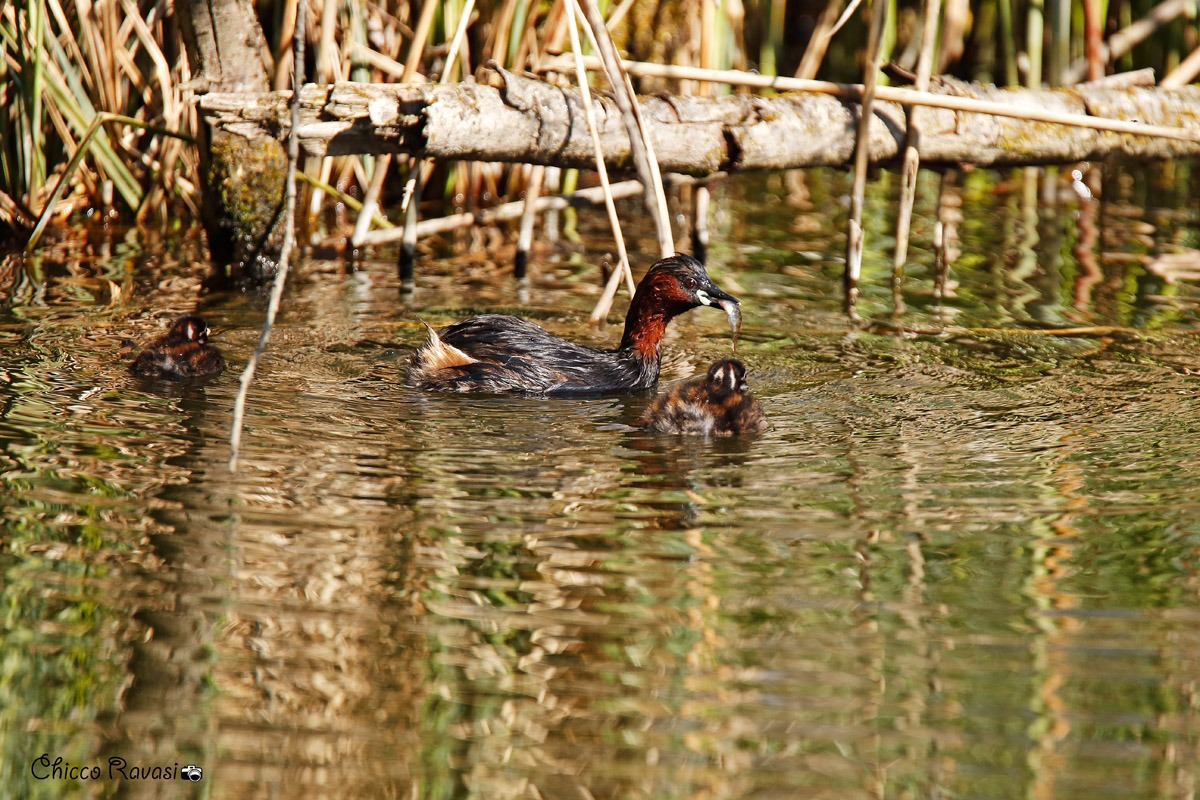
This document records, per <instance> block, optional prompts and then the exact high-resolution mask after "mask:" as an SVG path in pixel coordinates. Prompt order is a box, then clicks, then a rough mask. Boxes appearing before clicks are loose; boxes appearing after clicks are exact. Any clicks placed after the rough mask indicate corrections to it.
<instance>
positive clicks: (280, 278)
mask: <svg viewBox="0 0 1200 800" xmlns="http://www.w3.org/2000/svg"><path fill="white" fill-rule="evenodd" d="M307 6H308V3H307V2H304V0H301V2H300V3H299V4H298V5H297V7H296V31H295V34H294V35H293V39H292V66H293V72H292V125H291V128H290V130H288V147H287V150H288V167H287V179H286V188H285V192H286V206H287V208H286V211H285V212H284V219H283V244H282V245H281V249H280V253H279V265H278V267H277V268H276V271H275V281H274V283H272V284H271V299H270V302H268V303H267V318H266V320H265V321H264V322H263V327H262V333H261V334H259V337H258V346H257V347H255V348H254V354H253V355H251V356H250V362H249V363H248V364H246V368H245V369H244V370H242V378H241V385H240V386H239V387H238V393H237V399H236V400H235V401H234V405H233V431H232V433H231V434H230V436H229V471H230V472H237V468H238V455H239V452H240V450H241V444H242V426H243V424H244V422H245V418H246V397H247V396H248V395H249V394H250V384H251V382H253V380H254V373H255V371H256V370H257V369H258V361H259V359H260V358H262V354H263V352H264V351H265V350H266V349H267V339H269V338H270V336H271V327H272V326H273V325H274V324H275V315H276V314H278V313H279V304H280V301H281V300H282V298H283V287H284V285H285V284H286V283H287V274H288V265H289V263H290V260H291V252H292V246H293V245H294V244H295V241H296V164H297V162H299V160H300V90H301V89H302V88H303V86H304V16H305V9H306V7H307Z"/></svg>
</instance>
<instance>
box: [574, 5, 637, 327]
mask: <svg viewBox="0 0 1200 800" xmlns="http://www.w3.org/2000/svg"><path fill="white" fill-rule="evenodd" d="M566 3H567V33H568V34H569V35H570V37H571V52H572V53H573V54H574V56H575V78H576V80H577V81H578V83H579V94H580V96H581V98H582V100H583V109H584V115H585V116H586V117H587V125H588V131H589V132H590V133H591V135H592V148H593V149H594V151H595V153H596V173H597V174H598V175H599V176H600V187H601V188H602V189H603V190H604V208H605V209H606V210H607V211H608V221H609V223H610V225H611V227H612V232H613V240H614V241H615V242H616V245H617V257H618V259H619V261H618V263H617V268H616V269H615V270H613V274H612V275H611V276H610V277H609V280H608V283H607V284H606V285H605V287H604V291H603V292H602V293H601V294H600V299H599V300H597V301H596V306H595V308H593V309H592V313H591V317H590V319H591V321H592V322H593V323H597V322H599V321H600V320H602V319H604V317H606V316H607V315H608V310H609V308H611V307H612V301H613V298H614V297H615V296H616V294H617V286H619V285H620V283H621V277H622V276H624V278H625V282H626V285H627V286H628V288H629V294H630V295H631V296H632V295H633V292H634V290H635V287H634V284H633V270H632V269H631V268H630V266H629V254H628V253H627V252H626V250H625V236H624V235H623V234H622V233H621V220H620V219H619V218H618V217H617V205H616V203H615V202H614V201H613V196H612V187H611V186H610V184H609V182H608V168H607V167H606V166H605V164H604V149H603V147H602V146H601V144H600V130H599V128H598V127H597V125H596V110H595V108H594V107H593V106H592V94H591V91H590V89H589V88H588V77H587V70H585V69H584V68H583V45H582V44H580V41H579V24H580V21H581V20H580V19H579V18H578V17H579V16H580V13H579V9H578V8H577V6H576V4H575V0H566ZM643 188H644V187H643Z"/></svg>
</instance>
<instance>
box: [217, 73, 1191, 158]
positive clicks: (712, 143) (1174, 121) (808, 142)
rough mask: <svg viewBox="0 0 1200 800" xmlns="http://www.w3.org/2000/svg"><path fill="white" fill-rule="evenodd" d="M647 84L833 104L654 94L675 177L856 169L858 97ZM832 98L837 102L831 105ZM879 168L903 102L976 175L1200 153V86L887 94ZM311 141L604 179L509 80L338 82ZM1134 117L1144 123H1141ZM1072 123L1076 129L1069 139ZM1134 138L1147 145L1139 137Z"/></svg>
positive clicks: (223, 107)
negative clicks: (587, 172) (980, 169)
mask: <svg viewBox="0 0 1200 800" xmlns="http://www.w3.org/2000/svg"><path fill="white" fill-rule="evenodd" d="M629 68H630V71H631V72H636V73H638V74H650V73H651V72H653V73H655V74H662V75H664V76H669V77H676V78H692V79H702V80H724V79H728V80H735V79H736V80H738V81H741V82H747V83H752V84H754V85H760V86H773V87H775V88H777V89H790V88H793V87H796V88H799V87H805V88H807V89H809V90H811V91H821V92H824V93H825V94H823V95H815V94H791V95H786V96H778V97H754V96H746V95H729V96H725V97H720V98H704V97H688V96H671V97H664V96H654V97H642V98H640V99H639V103H640V105H641V108H642V114H643V116H644V118H645V120H646V127H647V129H648V130H649V132H650V135H651V136H652V137H653V139H654V143H655V151H656V154H657V158H658V162H659V166H660V168H661V169H662V170H663V171H664V172H680V173H686V174H691V175H706V174H709V173H712V172H716V171H719V170H724V171H745V170H778V169H789V168H793V167H812V166H837V165H844V164H847V163H848V162H849V160H850V158H851V155H852V153H853V146H854V137H853V131H854V123H855V120H856V118H857V110H858V108H857V104H856V103H855V102H852V99H853V98H856V97H857V96H858V94H859V93H860V92H861V87H858V86H847V85H842V84H831V83H827V82H823V81H800V80H796V79H791V78H766V77H764V76H757V75H751V74H749V73H740V72H736V71H733V70H697V69H689V70H684V69H682V68H678V67H664V66H660V65H653V64H650V65H644V64H643V65H636V64H631V65H629ZM830 95H833V96H830ZM286 100H287V95H286V94H280V93H268V94H208V95H205V96H204V97H203V98H202V99H201V109H202V112H203V114H204V116H205V119H206V121H207V122H208V124H209V125H210V126H212V127H213V128H214V129H220V130H223V131H225V132H229V133H235V134H238V135H241V136H244V137H246V138H247V139H250V140H255V139H258V138H261V137H270V138H274V137H276V136H282V135H284V134H286V132H287V129H288V127H289V124H288V122H287V116H286V114H285V111H286ZM876 100H877V102H876V104H875V109H874V114H873V115H872V120H871V135H870V148H869V152H868V157H869V159H870V161H871V162H872V163H880V162H892V161H896V160H898V159H899V157H900V153H901V150H902V147H903V143H904V136H905V129H906V120H905V114H904V109H903V107H902V106H901V105H900V104H899V102H903V103H906V104H910V105H923V106H926V107H929V108H931V109H932V110H931V111H929V112H928V113H927V114H926V115H925V116H924V119H923V121H924V130H923V132H922V136H921V147H920V155H921V161H922V163H924V164H927V165H958V164H963V163H967V164H975V165H980V166H1001V165H1034V164H1045V163H1070V162H1074V161H1082V160H1090V159H1101V158H1104V157H1105V156H1108V155H1112V154H1117V153H1121V154H1125V155H1127V156H1130V157H1133V158H1143V159H1167V158H1193V157H1196V156H1200V88H1197V87H1191V86H1189V87H1185V88H1181V89H1176V90H1170V91H1165V90H1160V89H1155V88H1145V87H1126V88H1115V89H1114V88H1107V87H1100V88H1097V87H1089V86H1082V87H1075V88H1070V89H1054V90H1025V89H998V88H996V87H988V86H976V85H958V84H954V85H943V86H942V87H941V88H940V89H939V91H936V92H926V93H922V92H917V91H914V90H912V89H897V88H894V87H884V86H881V87H878V90H877V93H876ZM301 104H302V108H301V122H300V125H299V137H300V144H301V146H302V147H303V148H304V149H305V151H306V152H307V153H309V154H311V155H317V156H324V155H346V154H351V153H384V152H391V153H395V152H407V153H413V154H420V155H422V156H429V157H433V158H438V159H466V160H479V161H504V162H515V163H531V164H543V165H546V166H557V167H576V168H580V169H592V168H594V161H593V159H594V152H593V149H592V140H591V136H590V134H589V132H588V130H587V125H586V122H585V118H586V115H585V114H584V113H583V105H582V100H581V99H580V97H579V95H578V93H576V92H573V91H569V90H566V89H561V88H558V87H555V86H552V85H550V84H547V83H543V82H540V81H534V80H529V79H525V78H520V77H518V76H516V75H512V74H511V73H505V83H504V86H503V87H502V88H494V87H490V86H483V85H480V84H474V83H458V84H449V85H444V86H442V85H430V84H424V85H417V84H362V83H338V84H335V85H333V86H323V87H318V86H308V87H305V89H304V90H303V92H302V93H301ZM593 104H594V105H595V107H596V111H597V117H598V121H599V125H600V128H601V130H600V135H601V140H602V142H603V145H604V159H605V162H606V163H607V164H608V166H609V167H610V168H614V169H628V168H629V167H630V165H631V163H632V161H631V159H632V154H631V151H630V147H629V138H628V134H627V133H626V131H625V128H624V125H623V124H622V123H621V121H620V114H619V111H618V109H617V108H616V106H615V105H614V104H613V103H612V102H611V101H610V100H607V99H605V98H599V97H598V98H594V99H593ZM1131 120H1138V121H1137V122H1133V121H1131ZM1063 126H1076V127H1074V128H1072V127H1063ZM1130 134H1135V135H1130Z"/></svg>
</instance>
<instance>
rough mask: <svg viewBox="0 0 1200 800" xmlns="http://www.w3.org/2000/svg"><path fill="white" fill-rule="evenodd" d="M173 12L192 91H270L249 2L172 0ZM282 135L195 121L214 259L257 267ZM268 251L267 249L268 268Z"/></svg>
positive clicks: (276, 207)
mask: <svg viewBox="0 0 1200 800" xmlns="http://www.w3.org/2000/svg"><path fill="white" fill-rule="evenodd" d="M175 10H176V15H177V17H178V18H179V21H180V30H181V33H182V35H183V40H184V43H185V46H186V48H187V52H188V58H189V61H190V62H191V64H192V65H193V69H194V70H195V77H194V79H193V80H192V86H193V87H194V88H195V89H196V90H197V91H208V92H221V93H226V94H231V95H233V96H244V97H259V96H262V94H263V93H265V92H267V91H268V90H269V89H270V83H269V82H268V80H267V71H266V67H265V66H264V64H263V59H262V51H263V49H264V48H265V47H266V42H265V40H264V38H263V34H262V29H261V28H259V26H258V25H257V24H253V25H247V24H246V20H253V19H254V18H255V17H254V6H253V3H251V2H250V0H177V2H176V4H175ZM283 113H284V114H285V117H284V119H287V117H286V115H287V114H288V113H290V112H289V111H288V110H287V104H286V103H285V104H284V106H283ZM285 137H286V132H285V133H284V134H283V135H254V136H246V135H243V134H240V133H236V132H232V131H229V130H226V129H223V128H214V127H210V126H207V125H201V126H200V131H199V139H200V148H199V149H200V153H199V156H200V189H201V195H202V196H201V216H202V218H203V221H204V227H205V231H206V233H207V234H208V247H209V252H210V253H211V254H212V258H213V261H214V263H215V264H217V265H221V266H224V265H227V264H239V265H241V266H242V267H243V268H244V269H245V270H247V271H249V272H250V273H251V274H255V273H258V272H261V271H262V270H263V267H264V266H265V262H264V264H260V263H259V261H260V259H261V258H262V257H263V255H264V253H263V251H264V245H268V244H269V242H268V239H269V237H270V236H271V235H272V234H273V233H274V231H275V228H276V225H277V222H278V219H279V217H280V211H281V210H282V204H283V191H284V177H285V175H286V173H287V154H286V153H285V152H284V147H283V140H284V138H285ZM275 247H276V249H277V248H278V245H277V244H276V246H275ZM266 249H270V248H269V247H267V248H266ZM275 255H276V254H275V253H268V254H267V256H268V258H269V263H270V265H271V266H272V267H273V264H274V256H275Z"/></svg>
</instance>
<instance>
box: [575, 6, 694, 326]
mask: <svg viewBox="0 0 1200 800" xmlns="http://www.w3.org/2000/svg"><path fill="white" fill-rule="evenodd" d="M570 2H571V4H572V8H574V9H576V10H578V9H579V8H580V7H582V9H583V11H584V14H585V19H586V20H587V22H588V27H590V28H591V31H592V36H593V38H592V46H593V47H595V48H596V51H597V52H598V53H600V60H601V62H602V63H603V64H604V72H605V73H606V74H607V76H608V82H609V84H610V85H611V86H612V89H613V98H614V99H615V100H616V102H617V107H618V108H619V109H620V110H621V116H622V118H623V119H624V122H625V129H626V131H628V133H629V149H630V152H631V153H632V155H633V162H634V165H635V166H636V167H637V173H638V177H639V178H641V181H642V185H643V186H645V187H646V192H647V196H646V208H647V209H648V210H649V211H650V215H651V217H652V218H653V220H654V228H655V231H656V232H657V233H658V246H659V251H660V252H661V254H662V257H663V258H666V257H667V256H671V255H674V254H675V242H674V241H673V239H672V236H671V217H670V212H669V211H668V210H667V196H666V192H664V191H663V188H662V175H661V174H660V173H659V170H658V159H657V158H655V156H654V146H653V143H652V142H651V141H650V136H649V134H648V133H647V131H646V124H645V121H644V120H643V119H642V110H641V106H639V105H638V102H637V98H636V97H635V95H634V91H633V84H632V82H631V81H630V79H629V73H628V72H626V71H625V70H624V69H623V68H622V65H621V59H620V57H619V56H618V55H617V48H616V45H614V44H613V41H612V36H610V35H609V33H608V28H607V27H606V26H605V24H604V17H603V16H602V15H601V13H600V7H599V6H598V5H596V2H595V0H570ZM585 78H586V76H585ZM598 309H599V304H598V305H597V310H598ZM593 319H595V311H593Z"/></svg>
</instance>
